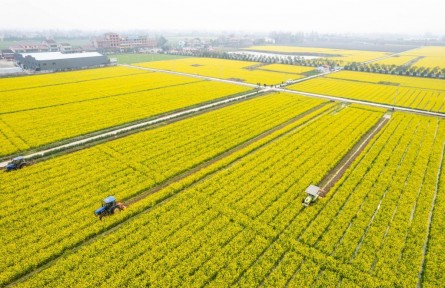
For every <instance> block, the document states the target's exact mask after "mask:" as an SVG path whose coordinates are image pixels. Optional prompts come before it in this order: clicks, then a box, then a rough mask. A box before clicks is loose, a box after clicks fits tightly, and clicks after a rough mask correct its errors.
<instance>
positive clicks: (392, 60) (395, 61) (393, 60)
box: [375, 55, 417, 66]
mask: <svg viewBox="0 0 445 288" xmlns="http://www.w3.org/2000/svg"><path fill="white" fill-rule="evenodd" d="M416 58H417V56H412V55H397V56H392V57H389V58H386V59H383V60H379V61H376V62H375V63H378V64H384V65H396V66H401V65H404V64H406V63H408V62H410V61H412V60H414V59H416Z"/></svg>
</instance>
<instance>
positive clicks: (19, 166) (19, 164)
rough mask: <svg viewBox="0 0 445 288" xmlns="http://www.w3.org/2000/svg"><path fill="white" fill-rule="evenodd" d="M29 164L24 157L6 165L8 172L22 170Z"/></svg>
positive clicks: (14, 159) (19, 157)
mask: <svg viewBox="0 0 445 288" xmlns="http://www.w3.org/2000/svg"><path fill="white" fill-rule="evenodd" d="M27 164H28V162H26V159H25V158H24V157H23V156H18V157H15V158H13V159H12V160H11V162H9V163H8V165H6V171H12V170H17V169H22V168H23V167H25V166H26V165H27Z"/></svg>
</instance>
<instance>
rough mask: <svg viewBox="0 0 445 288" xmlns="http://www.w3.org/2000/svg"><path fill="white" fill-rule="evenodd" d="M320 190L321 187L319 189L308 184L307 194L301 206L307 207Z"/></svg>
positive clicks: (316, 197) (314, 199) (315, 198)
mask: <svg viewBox="0 0 445 288" xmlns="http://www.w3.org/2000/svg"><path fill="white" fill-rule="evenodd" d="M322 192H323V189H320V187H317V186H315V185H309V187H308V188H306V193H307V196H306V198H304V200H303V206H305V207H308V206H309V205H310V204H312V203H314V202H315V201H316V200H317V199H318V197H319V196H320V195H321V193H322Z"/></svg>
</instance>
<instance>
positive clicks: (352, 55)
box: [246, 46, 388, 64]
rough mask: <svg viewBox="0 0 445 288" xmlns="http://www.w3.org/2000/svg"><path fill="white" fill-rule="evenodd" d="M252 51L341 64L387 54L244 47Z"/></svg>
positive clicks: (300, 48) (306, 48) (313, 48)
mask: <svg viewBox="0 0 445 288" xmlns="http://www.w3.org/2000/svg"><path fill="white" fill-rule="evenodd" d="M246 49H247V50H253V51H265V52H278V53H297V54H301V55H305V54H306V55H315V56H316V55H317V54H319V55H320V57H329V59H332V60H338V61H342V63H343V64H346V63H350V62H364V61H369V60H373V59H377V58H380V57H383V56H386V55H388V53H385V52H374V51H361V50H345V49H331V48H315V47H298V46H251V47H249V48H246Z"/></svg>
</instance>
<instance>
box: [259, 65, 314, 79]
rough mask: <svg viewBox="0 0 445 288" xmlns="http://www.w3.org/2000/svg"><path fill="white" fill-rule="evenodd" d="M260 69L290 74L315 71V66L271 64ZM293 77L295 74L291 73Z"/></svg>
mask: <svg viewBox="0 0 445 288" xmlns="http://www.w3.org/2000/svg"><path fill="white" fill-rule="evenodd" d="M258 69H259V70H265V71H274V72H284V73H289V74H304V73H306V72H309V71H313V70H314V68H313V67H304V66H295V65H285V64H269V65H264V66H261V67H259V68H258ZM289 76H290V78H293V76H294V75H289Z"/></svg>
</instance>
